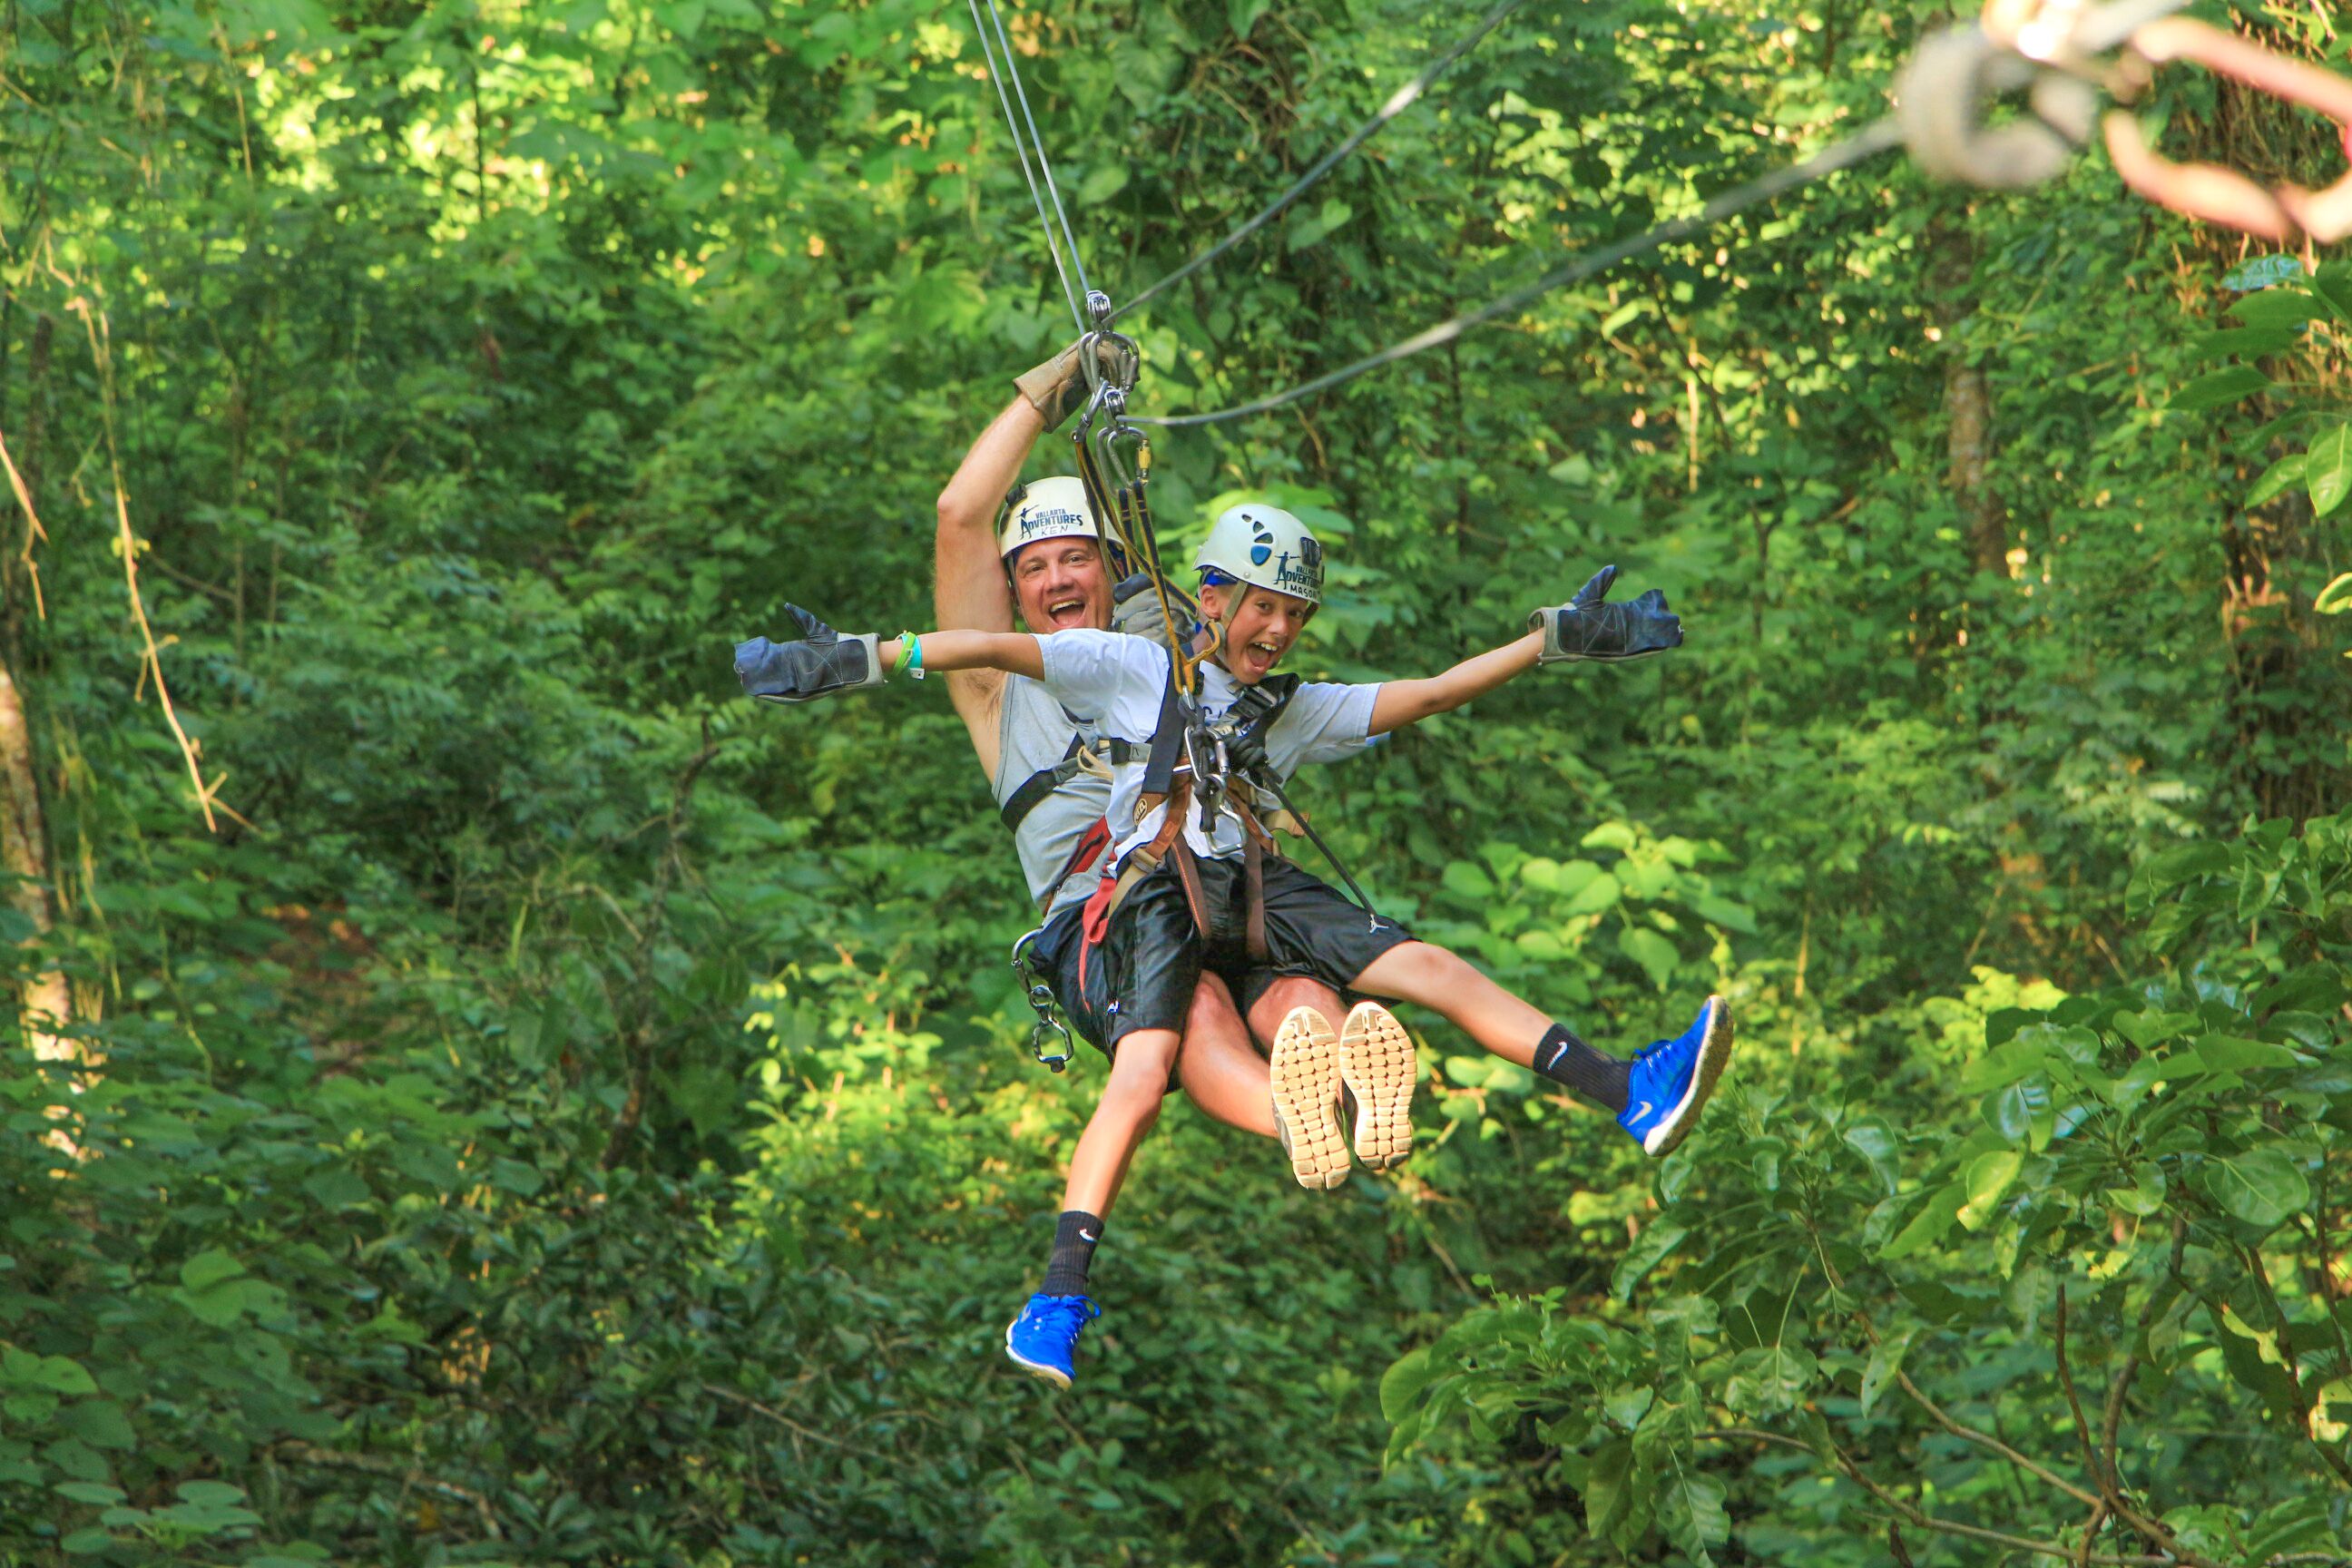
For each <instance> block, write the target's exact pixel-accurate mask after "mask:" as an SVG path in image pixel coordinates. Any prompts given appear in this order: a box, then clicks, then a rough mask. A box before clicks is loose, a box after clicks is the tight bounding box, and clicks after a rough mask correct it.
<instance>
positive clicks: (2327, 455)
mask: <svg viewBox="0 0 2352 1568" xmlns="http://www.w3.org/2000/svg"><path fill="white" fill-rule="evenodd" d="M2303 482H2304V484H2305V486H2306V487H2307V488H2308V489H2310V491H2311V509H2312V510H2313V511H2315V513H2317V514H2318V515H2319V516H2321V517H2326V515H2327V514H2328V513H2330V512H2332V511H2334V510H2336V508H2337V507H2339V506H2342V505H2343V504H2344V498H2345V497H2346V496H2347V495H2352V424H2342V425H2336V426H2333V427H2331V428H2329V429H2327V430H2325V431H2322V432H2321V433H2320V434H2319V435H2318V436H2316V437H2313V438H2312V443H2311V450H2310V451H2309V452H2308V453H2307V454H2305V463H2304V472H2303Z"/></svg>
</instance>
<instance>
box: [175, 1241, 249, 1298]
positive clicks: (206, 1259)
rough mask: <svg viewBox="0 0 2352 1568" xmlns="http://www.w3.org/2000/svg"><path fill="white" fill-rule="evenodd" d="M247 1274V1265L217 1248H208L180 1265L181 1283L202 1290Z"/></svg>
mask: <svg viewBox="0 0 2352 1568" xmlns="http://www.w3.org/2000/svg"><path fill="white" fill-rule="evenodd" d="M244 1272H245V1265H244V1264H242V1263H239V1262H238V1261H237V1260H236V1258H232V1257H230V1256H229V1255H228V1254H227V1253H226V1252H224V1251H222V1250H221V1249H220V1248H219V1247H207V1248H205V1250H204V1251H202V1252H199V1253H197V1254H196V1255H195V1256H194V1258H189V1259H188V1260H187V1261H186V1262H185V1263H183V1264H182V1265H180V1283H181V1284H183V1285H185V1286H186V1287H187V1288H188V1289H191V1290H202V1289H205V1288H206V1287H208V1286H212V1285H216V1284H218V1283H220V1281H222V1280H224V1279H235V1278H236V1276H237V1275H239V1274H242V1273H244Z"/></svg>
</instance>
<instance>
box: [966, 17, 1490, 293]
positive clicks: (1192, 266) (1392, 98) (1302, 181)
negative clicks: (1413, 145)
mask: <svg viewBox="0 0 2352 1568" xmlns="http://www.w3.org/2000/svg"><path fill="white" fill-rule="evenodd" d="M993 3H994V0H991V4H993ZM1525 3H1526V0H1499V3H1498V4H1497V5H1495V6H1494V8H1493V9H1491V10H1489V11H1488V12H1487V13H1486V15H1485V16H1482V17H1480V18H1479V19H1478V25H1477V26H1475V27H1473V28H1471V29H1470V31H1469V32H1467V33H1465V34H1464V35H1463V36H1462V37H1460V38H1459V39H1457V40H1455V42H1454V47H1452V48H1450V49H1447V50H1446V51H1445V52H1444V54H1442V55H1440V56H1438V57H1437V58H1435V59H1433V60H1432V61H1430V62H1429V64H1428V65H1427V66H1425V67H1423V68H1422V72H1421V74H1420V75H1419V76H1417V77H1415V78H1413V79H1412V80H1411V81H1409V82H1407V83H1405V84H1404V85H1403V86H1402V87H1401V88H1399V89H1396V91H1394V92H1393V93H1391V94H1390V95H1389V100H1388V101H1387V102H1386V103H1384V104H1382V105H1381V107H1380V111H1379V112H1378V113H1376V114H1374V115H1373V116H1372V117H1371V118H1370V120H1367V121H1364V122H1363V123H1362V124H1361V125H1360V126H1358V127H1357V128H1356V129H1355V131H1354V132H1353V133H1351V134H1350V135H1349V138H1348V139H1347V140H1346V141H1345V142H1340V143H1339V145H1338V146H1337V147H1334V148H1332V149H1331V151H1329V152H1328V153H1324V154H1323V156H1322V157H1320V158H1318V159H1317V160H1316V161H1315V164H1314V166H1313V167H1312V168H1310V169H1308V170H1307V173H1306V174H1302V175H1300V176H1299V177H1298V178H1297V181H1295V182H1293V184H1291V187H1290V188H1289V189H1288V190H1286V191H1285V192H1283V193H1282V195H1278V196H1276V197H1275V198H1274V200H1273V201H1272V202H1270V203H1268V204H1267V205H1266V206H1265V208H1264V209H1263V210H1262V211H1260V212H1259V213H1258V215H1257V216H1255V217H1253V218H1251V219H1249V220H1248V221H1246V222H1244V224H1242V225H1241V226H1239V227H1238V228H1236V229H1234V231H1233V232H1232V233H1231V234H1228V235H1227V236H1225V237H1224V238H1223V239H1221V240H1219V241H1217V243H1216V244H1214V245H1213V246H1211V247H1209V248H1208V249H1206V250H1204V251H1202V252H1201V254H1200V255H1198V256H1196V257H1194V258H1192V260H1190V261H1187V262H1186V263H1184V265H1183V266H1181V267H1179V268H1176V270H1175V271H1173V272H1171V273H1170V274H1168V276H1167V277H1165V278H1162V279H1160V281H1159V282H1157V283H1154V284H1153V285H1152V286H1151V287H1150V288H1149V289H1145V290H1144V291H1143V292H1142V293H1140V294H1138V295H1137V296H1136V297H1135V298H1134V299H1132V300H1128V301H1127V303H1125V304H1123V305H1121V306H1120V307H1119V308H1118V310H1113V311H1112V312H1111V313H1110V316H1109V318H1108V319H1109V320H1110V321H1118V319H1119V318H1120V317H1121V316H1124V315H1126V314H1127V313H1128V312H1129V311H1130V310H1141V309H1143V307H1144V306H1146V305H1148V304H1150V302H1151V301H1152V300H1154V299H1157V298H1158V297H1159V296H1160V295H1161V294H1163V293H1165V292H1166V291H1167V290H1169V289H1172V288H1174V287H1175V286H1176V285H1177V284H1179V283H1181V282H1182V281H1183V280H1184V279H1187V278H1190V277H1191V276H1192V274H1193V273H1195V272H1198V271H1199V270H1201V268H1203V267H1206V266H1208V265H1209V264H1210V263H1212V262H1213V261H1215V260H1216V259H1217V258H1219V257H1221V256H1223V255H1224V253H1225V252H1227V251H1228V250H1231V249H1232V248H1233V247H1234V246H1236V245H1239V244H1240V243H1241V242H1242V241H1243V240H1244V239H1247V238H1248V237H1250V236H1251V235H1253V234H1255V233H1256V232H1257V231H1258V230H1259V229H1261V228H1264V227H1265V226H1266V225H1267V224H1269V223H1271V222H1272V221H1273V220H1274V219H1275V218H1276V217H1278V216H1281V214H1282V212H1283V210H1284V209H1285V208H1286V207H1288V206H1289V205H1290V204H1291V203H1293V202H1295V201H1297V199H1298V198H1299V197H1301V196H1303V195H1306V194H1307V189H1308V187H1310V186H1312V185H1313V184H1315V183H1316V182H1317V181H1318V180H1320V179H1321V178H1322V177H1323V176H1324V175H1326V174H1329V173H1330V172H1331V171H1332V170H1333V169H1334V168H1336V167H1338V166H1339V163H1341V162H1342V161H1343V160H1345V159H1346V158H1347V156H1348V154H1349V153H1353V152H1354V151H1355V150H1356V149H1357V148H1359V147H1360V146H1362V145H1363V144H1364V143H1365V142H1369V141H1370V140H1371V139H1372V138H1373V137H1374V136H1376V135H1378V134H1379V133H1380V131H1381V127H1383V126H1385V125H1386V124H1388V122H1389V121H1391V120H1394V119H1395V118H1396V117H1397V116H1398V115H1400V114H1402V113H1403V112H1404V111H1405V110H1408V109H1410V108H1412V106H1413V104H1414V102H1415V101H1417V100H1419V99H1420V97H1421V95H1422V94H1423V92H1425V91H1427V90H1428V89H1429V85H1430V84H1431V83H1432V82H1433V81H1435V80H1436V79H1438V78H1439V77H1441V76H1444V74H1445V73H1446V71H1447V70H1449V69H1450V68H1452V67H1453V65H1454V61H1456V60H1458V59H1460V58H1462V57H1463V56H1464V55H1466V54H1468V53H1469V52H1470V51H1471V50H1472V49H1475V48H1476V47H1478V45H1479V43H1480V42H1481V41H1482V40H1483V39H1484V38H1485V37H1486V35H1487V34H1489V33H1491V32H1493V31H1494V30H1495V29H1496V27H1497V26H1501V24H1502V21H1503V18H1504V17H1506V16H1509V15H1510V14H1511V13H1512V12H1514V11H1516V10H1517V9H1518V8H1519V7H1520V6H1521V5H1524V4H1525Z"/></svg>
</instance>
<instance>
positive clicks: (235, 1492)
mask: <svg viewBox="0 0 2352 1568" xmlns="http://www.w3.org/2000/svg"><path fill="white" fill-rule="evenodd" d="M173 1491H174V1492H177V1493H178V1494H179V1497H180V1500H181V1501H182V1502H190V1503H194V1504H195V1505H196V1506H197V1507H198V1508H234V1507H236V1505H238V1504H239V1503H242V1502H243V1501H245V1489H244V1488H243V1487H233V1486H230V1485H229V1484H228V1483H227V1482H226V1481H182V1482H181V1483H180V1484H179V1485H178V1486H176V1487H173Z"/></svg>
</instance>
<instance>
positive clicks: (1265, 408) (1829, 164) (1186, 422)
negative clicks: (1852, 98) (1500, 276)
mask: <svg viewBox="0 0 2352 1568" xmlns="http://www.w3.org/2000/svg"><path fill="white" fill-rule="evenodd" d="M1902 145H1903V132H1902V131H1901V129H1900V128H1899V127H1898V126H1897V125H1896V124H1895V120H1894V118H1893V117H1892V116H1889V117H1887V118H1885V119H1883V120H1878V121H1873V122H1872V123H1871V124H1870V125H1868V126H1867V127H1865V128H1864V129H1863V130H1861V131H1859V132H1855V133H1854V134H1853V135H1852V136H1849V137H1847V138H1846V139H1845V140H1844V141H1843V142H1838V143H1836V144H1835V145H1834V146H1832V147H1830V148H1828V149H1826V150H1825V151H1823V152H1821V153H1815V154H1814V155H1813V156H1812V157H1811V158H1807V159H1805V160H1804V161H1803V162H1801V163H1791V164H1790V165H1788V166H1787V167H1786V168H1782V169H1776V170H1774V171H1773V172H1772V173H1770V174H1765V175H1762V176H1760V177H1759V178H1757V179H1753V180H1750V181H1748V183H1747V184H1744V185H1740V186H1738V187H1736V188H1735V189H1732V190H1729V191H1726V192H1725V193H1724V194H1723V195H1719V196H1717V197H1716V198H1715V199H1714V200H1712V201H1710V202H1708V203H1707V204H1706V205H1705V206H1703V207H1701V208H1700V209H1699V210H1698V211H1697V212H1696V213H1693V214H1691V215H1689V216H1686V217H1678V218H1673V219H1669V220H1668V221H1667V222H1664V223H1662V224H1658V225H1655V226H1653V227H1651V228H1648V229H1645V230H1644V231H1643V232H1642V233H1640V234H1637V235H1633V236H1630V237H1627V238H1624V239H1621V240H1617V241H1614V242H1612V243H1611V244H1609V245H1604V246H1602V247H1601V248H1600V249H1598V250H1595V251H1591V252H1588V253H1587V254H1586V255H1584V256H1581V257H1580V258H1577V259H1576V260H1574V261H1572V262H1570V263H1569V265H1567V266H1566V267H1563V268H1559V270H1557V271H1555V272H1549V273H1547V274H1545V275H1544V276H1543V277H1541V278H1538V279H1536V280H1535V281H1534V282H1533V283H1530V284H1528V286H1527V287H1526V288H1524V289H1517V290H1514V291H1513V292H1511V293H1508V294H1506V295H1504V296H1503V297H1502V298H1501V299H1499V300H1495V301H1494V302H1493V303H1491V304H1488V305H1484V306H1481V307H1480V308H1479V309H1477V310H1470V311H1466V312H1465V313H1463V314H1462V315H1458V316H1455V317H1454V318H1452V319H1451V320H1450V321H1441V322H1439V323H1438V324H1437V325H1436V326H1433V327H1431V328H1429V329H1428V330H1427V331H1423V332H1418V333H1415V334H1414V335H1413V336H1412V337H1410V338H1407V339H1405V340H1404V341H1403V342H1398V343H1392V344H1391V345H1390V346H1389V347H1387V348H1385V349H1382V350H1381V352H1380V353H1376V354H1371V355H1368V356H1367V357H1365V358H1363V359H1360V360H1358V361H1356V363H1353V364H1350V365H1346V366H1343V367H1342V368H1340V369H1339V370H1335V371H1332V372H1331V373H1330V374H1328V375H1318V376H1317V377H1316V378H1315V379H1314V380H1312V381H1307V382H1301V383H1300V384H1298V385H1297V386H1294V387H1292V388H1291V389H1290V390H1289V391H1287V392H1279V393H1276V394H1274V395H1271V396H1267V397H1261V398H1258V399H1257V400H1256V401H1255V402H1252V403H1244V404H1240V405H1236V406H1234V407H1232V408H1221V409H1218V410H1216V411H1214V412H1213V413H1208V414H1177V415H1160V416H1150V415H1132V416H1129V423H1130V424H1136V425H1156V426H1160V428H1162V429H1165V430H1178V429H1184V428H1188V427H1191V426H1201V425H1217V424H1222V423H1223V422H1224V421H1226V420H1228V419H1242V418H1246V417H1247V416H1250V415H1253V414H1265V413H1267V412H1269V411H1271V410H1273V409H1276V408H1281V407H1283V406H1285V405H1288V404H1292V403H1296V402H1297V401H1298V400H1299V399H1300V398H1302V397H1310V396H1312V395H1315V394H1316V393H1318V392H1325V391H1328V390H1329V389H1330V388H1332V387H1335V386H1338V385H1340V384H1342V383H1345V382H1350V381H1353V380H1355V379H1356V377H1358V376H1360V375H1362V374H1365V373H1367V372H1369V371H1375V370H1378V369H1380V368H1381V366H1382V365H1387V364H1393V363H1396V362H1397V361H1398V360H1401V359H1406V358H1410V357H1411V356H1412V355H1413V354H1417V353H1422V352H1423V350H1425V349H1433V348H1435V347H1437V346H1438V345H1439V344H1441V343H1449V342H1453V341H1454V339H1456V338H1458V337H1460V336H1461V335H1462V334H1463V333H1465V332H1466V331H1470V330H1471V329H1472V328H1473V327H1481V326H1484V325H1486V323H1487V322H1489V321H1495V320H1496V319H1498V318H1500V317H1504V316H1510V315H1516V314H1517V313H1518V312H1519V311H1520V310H1524V309H1526V308H1527V307H1528V305H1529V304H1531V303H1533V302H1534V301H1535V300H1538V299H1539V298H1541V297H1542V296H1543V295H1545V294H1549V293H1550V292H1551V291H1552V290H1553V289H1562V288H1566V287H1567V286H1568V285H1569V284H1570V283H1578V282H1581V281H1583V280H1584V279H1587V278H1591V277H1592V276H1593V275H1594V274H1595V273H1599V272H1605V271H1607V270H1608V269H1609V268H1612V267H1614V266H1616V265H1617V264H1618V263H1619V262H1621V261H1626V260H1630V259H1631V258H1633V257H1636V256H1640V255H1642V254H1643V253H1644V252H1647V251H1652V250H1655V249H1657V248H1658V247H1660V246H1664V245H1671V244H1673V243H1674V242H1675V241H1676V240H1680V239H1688V238H1690V237H1693V236H1695V235H1698V234H1703V233H1705V232H1706V230H1707V229H1710V228H1712V227H1714V226H1716V225H1717V224H1718V223H1721V222H1722V221H1723V220H1724V219H1726V218H1727V217H1730V216H1732V215H1734V214H1735V213H1738V212H1740V211H1742V210H1744V209H1746V208H1748V207H1751V206H1754V205H1756V204H1758V203H1759V202H1765V201H1769V200H1771V199H1772V198H1774V197H1776V196H1780V195H1786V194H1788V193H1789V192H1790V191H1794V190H1800V189H1801V188H1803V187H1804V186H1806V185H1810V184H1814V183H1815V182H1817V181H1820V180H1824V179H1827V178H1828V177H1829V176H1830V175H1832V174H1837V173H1839V172H1840V171H1842V170H1845V169H1851V168H1853V166H1854V165H1856V164H1858V163H1867V162H1868V161H1869V160H1871V159H1873V158H1875V157H1877V156H1878V155H1879V154H1881V153H1888V152H1892V151H1894V150H1895V149H1896V148H1898V147H1900V146H1902Z"/></svg>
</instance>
